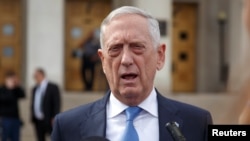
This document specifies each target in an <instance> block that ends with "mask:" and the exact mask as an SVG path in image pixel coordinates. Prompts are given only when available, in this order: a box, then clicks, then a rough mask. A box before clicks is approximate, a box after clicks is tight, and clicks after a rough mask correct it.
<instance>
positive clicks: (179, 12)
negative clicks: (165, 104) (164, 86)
mask: <svg viewBox="0 0 250 141" xmlns="http://www.w3.org/2000/svg"><path fill="white" fill-rule="evenodd" d="M196 33H197V4H196V3H181V2H175V3H174V5H173V31H172V39H173V47H172V91H173V92H194V91H195V89H196V81H195V80H196V71H195V70H196V43H197V37H196Z"/></svg>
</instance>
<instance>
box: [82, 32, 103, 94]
mask: <svg viewBox="0 0 250 141" xmlns="http://www.w3.org/2000/svg"><path fill="white" fill-rule="evenodd" d="M98 35H99V32H98V30H97V29H96V30H94V31H93V32H91V33H90V34H89V36H88V37H87V39H86V40H85V41H83V43H82V44H81V45H80V47H81V48H82V52H83V53H82V62H81V63H82V64H81V65H82V66H81V74H82V80H83V82H84V86H85V90H87V91H91V90H93V84H94V76H95V66H96V64H97V63H98V61H99V57H98V54H97V50H98V49H99V48H100V43H99V36H98Z"/></svg>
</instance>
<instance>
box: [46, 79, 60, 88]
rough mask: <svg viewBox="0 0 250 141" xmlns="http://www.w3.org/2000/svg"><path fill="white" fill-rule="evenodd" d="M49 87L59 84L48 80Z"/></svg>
mask: <svg viewBox="0 0 250 141" xmlns="http://www.w3.org/2000/svg"><path fill="white" fill-rule="evenodd" d="M48 87H56V88H57V87H58V85H57V84H56V83H55V82H52V81H48Z"/></svg>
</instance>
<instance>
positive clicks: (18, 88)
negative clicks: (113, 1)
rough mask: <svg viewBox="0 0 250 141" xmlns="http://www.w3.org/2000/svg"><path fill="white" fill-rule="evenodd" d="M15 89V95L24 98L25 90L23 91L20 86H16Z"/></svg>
mask: <svg viewBox="0 0 250 141" xmlns="http://www.w3.org/2000/svg"><path fill="white" fill-rule="evenodd" d="M15 91H16V94H17V95H16V96H17V97H18V98H25V92H24V90H23V89H22V88H21V87H19V86H18V87H17V88H16V89H15Z"/></svg>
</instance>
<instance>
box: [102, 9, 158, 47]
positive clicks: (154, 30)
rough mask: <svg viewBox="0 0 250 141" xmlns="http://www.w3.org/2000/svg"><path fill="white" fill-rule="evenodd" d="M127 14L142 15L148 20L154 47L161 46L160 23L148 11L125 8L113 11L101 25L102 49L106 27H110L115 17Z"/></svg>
mask: <svg viewBox="0 0 250 141" xmlns="http://www.w3.org/2000/svg"><path fill="white" fill-rule="evenodd" d="M125 14H135V15H140V16H142V17H144V18H146V19H147V21H148V27H149V32H150V34H151V37H152V42H153V45H154V47H155V48H156V47H158V46H159V44H160V29H159V23H158V21H157V20H156V19H155V18H154V17H153V16H152V15H151V14H149V13H147V12H146V11H144V10H142V9H139V8H137V7H132V6H123V7H120V8H118V9H115V10H114V11H112V12H111V13H110V14H109V15H108V16H107V17H106V18H105V19H104V20H103V21H102V24H101V32H100V43H101V48H103V47H104V32H105V27H106V25H108V24H109V23H110V22H111V21H112V20H113V19H114V18H115V17H118V16H121V15H125Z"/></svg>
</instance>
